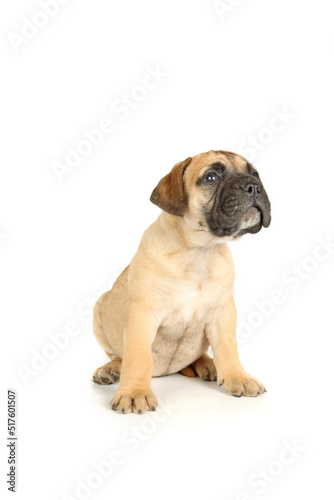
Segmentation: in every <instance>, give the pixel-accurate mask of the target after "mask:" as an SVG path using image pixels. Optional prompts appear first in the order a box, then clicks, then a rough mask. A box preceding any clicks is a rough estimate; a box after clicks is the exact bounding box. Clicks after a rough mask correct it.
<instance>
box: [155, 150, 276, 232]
mask: <svg viewBox="0 0 334 500" xmlns="http://www.w3.org/2000/svg"><path fill="white" fill-rule="evenodd" d="M151 201H152V203H154V204H155V205H158V207H160V208H161V209H162V210H164V211H165V212H168V213H170V214H173V215H177V216H180V217H184V218H185V219H186V221H187V222H188V223H189V224H190V225H191V227H193V228H197V229H198V230H207V231H209V232H210V233H212V234H213V235H215V236H218V237H223V236H229V237H232V238H236V237H238V236H242V235H243V234H245V233H257V232H258V231H260V229H261V228H262V227H268V226H269V224H270V221H271V215H270V202H269V199H268V196H267V193H266V191H265V189H264V187H263V184H262V182H261V180H260V176H259V174H258V172H257V170H256V169H255V168H254V167H253V166H252V165H251V164H250V163H248V161H247V160H246V159H245V158H243V157H242V156H239V155H237V154H235V153H230V152H227V151H209V152H208V153H202V154H200V155H197V156H194V157H193V158H187V159H186V160H184V161H183V162H180V163H177V164H176V165H175V166H174V168H173V169H172V170H171V172H170V173H169V174H167V175H166V176H165V177H164V178H163V179H161V181H160V182H159V184H158V185H157V187H156V188H155V189H154V190H153V192H152V195H151Z"/></svg>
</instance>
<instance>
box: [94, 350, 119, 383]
mask: <svg viewBox="0 0 334 500" xmlns="http://www.w3.org/2000/svg"><path fill="white" fill-rule="evenodd" d="M108 355H109V356H110V359H111V361H109V363H107V364H105V365H103V366H101V367H100V368H97V369H96V370H95V372H94V373H93V376H92V381H93V382H95V383H96V384H101V385H108V384H115V383H116V382H118V381H119V377H120V375H121V368H122V360H121V358H119V357H118V356H116V355H110V354H108Z"/></svg>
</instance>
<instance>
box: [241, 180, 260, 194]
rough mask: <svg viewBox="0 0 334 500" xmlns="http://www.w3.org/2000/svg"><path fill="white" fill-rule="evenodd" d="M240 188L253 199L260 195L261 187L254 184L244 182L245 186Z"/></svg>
mask: <svg viewBox="0 0 334 500" xmlns="http://www.w3.org/2000/svg"><path fill="white" fill-rule="evenodd" d="M240 187H241V188H242V189H243V190H244V191H246V192H247V193H248V194H249V196H252V197H253V198H257V197H258V196H260V194H261V187H260V185H259V184H257V183H256V182H246V184H244V185H243V186H240Z"/></svg>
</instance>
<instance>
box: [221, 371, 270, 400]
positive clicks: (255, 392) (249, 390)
mask: <svg viewBox="0 0 334 500" xmlns="http://www.w3.org/2000/svg"><path fill="white" fill-rule="evenodd" d="M218 384H219V385H222V386H223V387H224V388H225V389H226V390H228V392H230V393H231V394H233V396H236V397H238V398H240V397H241V396H250V397H255V396H259V395H260V394H263V393H264V392H267V391H266V388H265V386H264V385H263V384H262V382H260V381H259V380H257V379H256V378H255V377H252V376H251V375H249V374H248V373H246V372H241V373H236V374H229V375H226V376H225V377H224V378H223V379H221V380H219V381H218Z"/></svg>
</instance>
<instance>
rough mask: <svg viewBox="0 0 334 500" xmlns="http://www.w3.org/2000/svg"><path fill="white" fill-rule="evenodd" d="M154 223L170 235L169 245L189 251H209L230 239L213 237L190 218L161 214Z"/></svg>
mask: <svg viewBox="0 0 334 500" xmlns="http://www.w3.org/2000/svg"><path fill="white" fill-rule="evenodd" d="M156 223H157V224H158V226H160V227H161V229H162V230H163V231H166V234H169V235H170V240H169V242H170V244H171V246H173V245H174V244H175V243H176V244H178V245H180V243H181V242H182V247H183V248H187V249H189V250H194V249H196V248H201V249H204V248H207V249H210V248H212V247H215V246H217V245H219V246H221V245H226V243H227V241H228V240H229V239H230V238H219V237H217V236H215V235H213V234H212V233H211V232H210V231H209V230H208V229H207V228H203V227H199V226H198V224H196V223H195V222H194V221H192V220H191V218H187V216H183V217H180V216H178V215H171V214H169V213H167V212H162V213H161V214H160V216H159V217H158V219H157V221H156Z"/></svg>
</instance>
